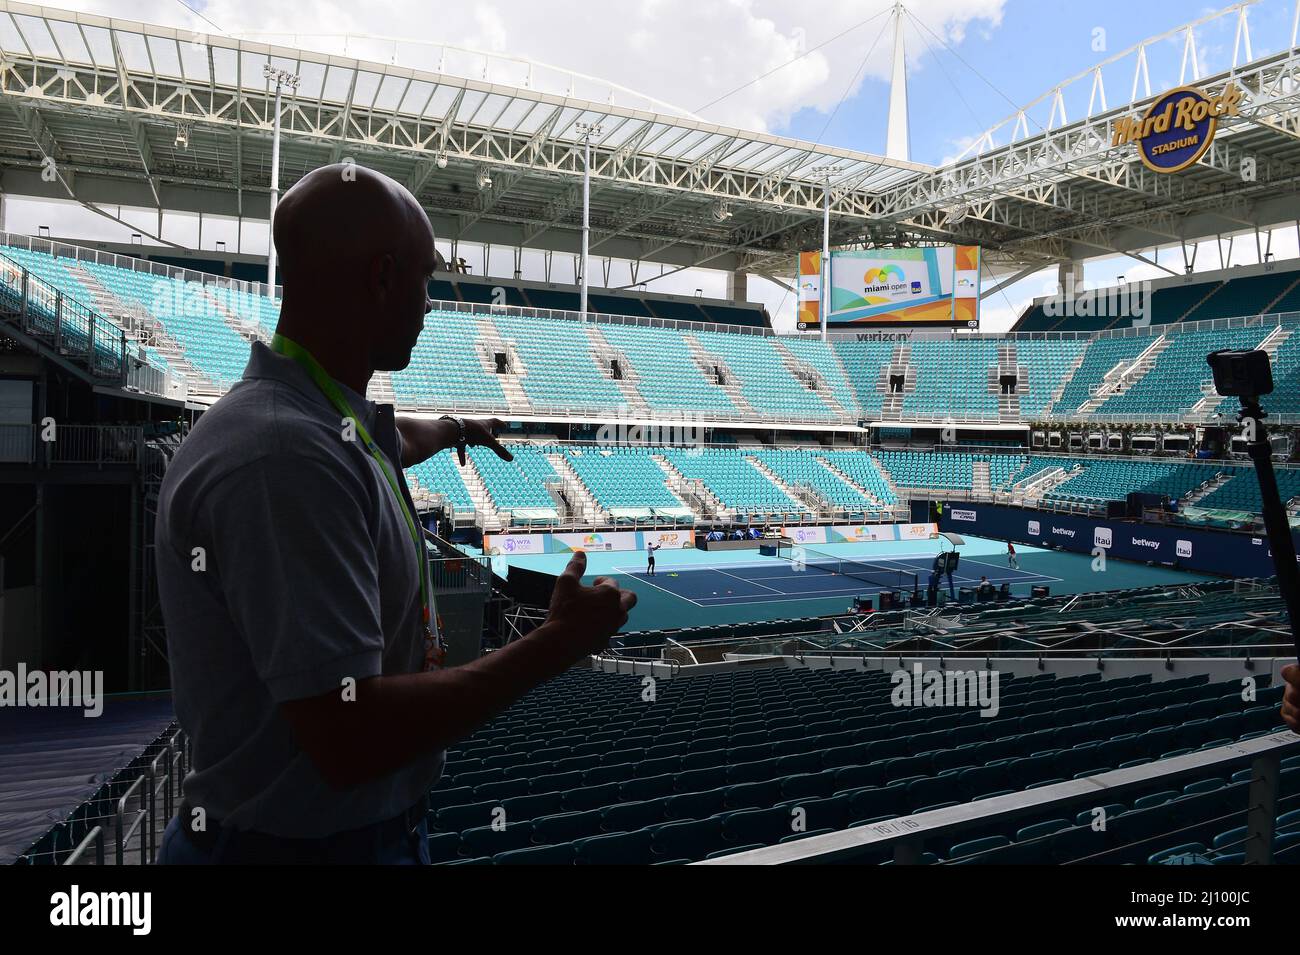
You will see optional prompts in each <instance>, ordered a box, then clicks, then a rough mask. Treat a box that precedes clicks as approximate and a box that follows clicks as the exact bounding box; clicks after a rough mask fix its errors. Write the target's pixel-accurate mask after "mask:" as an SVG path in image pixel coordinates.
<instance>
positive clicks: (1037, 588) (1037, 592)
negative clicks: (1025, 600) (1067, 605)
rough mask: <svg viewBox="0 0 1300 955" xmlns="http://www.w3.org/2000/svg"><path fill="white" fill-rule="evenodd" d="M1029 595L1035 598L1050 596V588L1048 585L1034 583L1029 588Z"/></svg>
mask: <svg viewBox="0 0 1300 955" xmlns="http://www.w3.org/2000/svg"><path fill="white" fill-rule="evenodd" d="M1029 596H1031V597H1033V598H1034V599H1035V600H1037V599H1039V598H1040V597H1050V596H1052V589H1051V588H1050V587H1047V586H1044V585H1043V584H1035V585H1034V586H1033V587H1032V588H1030V591H1029Z"/></svg>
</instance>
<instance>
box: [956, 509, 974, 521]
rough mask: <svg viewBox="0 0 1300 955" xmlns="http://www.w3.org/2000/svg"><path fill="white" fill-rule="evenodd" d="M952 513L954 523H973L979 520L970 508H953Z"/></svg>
mask: <svg viewBox="0 0 1300 955" xmlns="http://www.w3.org/2000/svg"><path fill="white" fill-rule="evenodd" d="M950 513H951V514H952V519H953V520H954V521H972V522H973V521H976V520H978V518H977V517H976V516H975V512H974V511H972V510H970V509H969V508H957V507H954V508H952V510H951V511H950Z"/></svg>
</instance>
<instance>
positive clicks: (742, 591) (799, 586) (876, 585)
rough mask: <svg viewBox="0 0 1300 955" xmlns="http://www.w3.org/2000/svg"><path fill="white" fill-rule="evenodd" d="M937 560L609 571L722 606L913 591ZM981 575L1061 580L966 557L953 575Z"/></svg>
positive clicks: (700, 603) (759, 560)
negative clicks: (841, 564) (863, 563)
mask: <svg viewBox="0 0 1300 955" xmlns="http://www.w3.org/2000/svg"><path fill="white" fill-rule="evenodd" d="M933 559H934V558H933V557H932V556H928V555H927V556H925V557H917V556H914V555H907V554H898V555H888V554H881V555H876V554H873V555H872V556H871V563H870V566H869V567H864V566H861V565H857V564H855V562H853V561H851V560H850V561H846V562H845V563H844V565H843V566H840V565H838V564H836V563H833V562H828V561H823V560H818V559H816V558H815V557H812V556H809V557H808V559H806V560H804V561H802V562H800V561H798V560H790V559H786V558H781V557H752V558H750V559H749V560H747V561H746V562H744V563H730V564H725V565H721V566H689V567H670V568H660V569H659V571H658V573H656V574H655V575H654V576H653V577H652V576H649V575H648V574H647V573H646V569H645V566H644V565H641V566H640V567H631V566H615V567H612V568H611V569H612V570H614V571H615V572H617V573H621V574H626V575H627V576H629V577H633V578H635V579H636V580H638V581H640V582H641V583H643V584H645V585H647V586H650V587H656V588H658V589H659V590H662V591H664V592H666V593H669V594H672V595H673V596H674V597H679V598H680V599H682V600H685V601H688V602H690V603H693V604H695V605H696V606H697V607H718V606H728V605H734V604H765V603H780V602H782V601H791V600H807V599H809V598H819V597H846V598H851V597H854V596H857V595H860V594H861V595H870V594H877V593H880V592H881V591H883V590H907V591H910V590H911V589H912V587H913V585H914V583H915V585H917V586H919V587H920V588H921V589H922V590H924V589H925V588H926V586H927V585H928V583H929V579H930V568H931V565H932V563H933ZM858 574H863V575H864V576H858ZM864 577H865V579H864ZM980 577H988V579H989V582H990V583H991V584H993V586H995V587H1001V586H1002V584H1003V583H1008V584H1011V585H1012V586H1013V587H1017V588H1025V587H1028V586H1031V585H1033V584H1040V583H1049V582H1056V581H1059V580H1060V578H1059V577H1049V576H1047V575H1045V574H1039V573H1034V572H1033V571H1028V570H1013V569H1012V568H1010V567H1008V566H1007V565H1006V562H1005V561H1003V562H1002V563H1001V564H998V563H996V561H995V560H988V559H985V560H981V559H979V558H975V557H965V556H963V558H962V560H961V563H960V565H959V567H958V570H957V572H956V573H954V574H953V575H952V581H953V586H954V587H955V588H956V589H958V590H960V589H961V588H962V587H970V586H974V585H976V584H978V583H979V581H980ZM940 587H941V589H945V590H946V589H947V580H946V579H944V580H942V581H941V582H940ZM1021 592H1023V591H1021Z"/></svg>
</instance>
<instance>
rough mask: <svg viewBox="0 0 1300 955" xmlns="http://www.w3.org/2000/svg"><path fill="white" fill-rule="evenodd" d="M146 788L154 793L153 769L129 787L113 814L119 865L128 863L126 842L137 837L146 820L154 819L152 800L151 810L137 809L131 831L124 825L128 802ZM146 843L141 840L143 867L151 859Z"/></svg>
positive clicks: (115, 847) (141, 861) (116, 854)
mask: <svg viewBox="0 0 1300 955" xmlns="http://www.w3.org/2000/svg"><path fill="white" fill-rule="evenodd" d="M145 787H147V789H146V790H145V791H147V792H150V793H152V791H153V770H152V769H150V770H148V771H147V772H145V774H144V775H142V776H139V777H137V778H136V780H135V782H133V783H132V784H131V785H130V786H129V787H127V790H126V792H124V793H123V794H122V797H121V798H120V799H119V800H118V801H117V811H116V812H115V813H114V814H113V835H114V841H115V843H116V845H115V846H114V853H115V856H116V861H117V864H118V865H125V863H126V848H125V846H126V840H128V839H130V838H131V837H132V836H134V835H135V833H136V830H137V829H139V828H140V824H141V823H143V822H144V821H145V819H152V818H153V809H154V807H153V804H152V800H150V804H149V808H147V809H146V808H144V807H143V806H142V807H141V808H140V809H137V810H135V812H134V813H132V815H133V817H134V821H132V823H131V826H130V828H129V829H127V828H126V827H125V825H124V823H125V819H126V804H127V801H128V800H129V799H130V798H131V796H133V795H134V794H135V793H136V792H137V791H139V790H141V789H144V788H145ZM143 801H144V800H143V799H142V800H141V802H143ZM145 841H146V840H145V839H143V838H142V839H141V840H140V864H141V865H146V864H147V861H148V859H149V858H150V857H149V856H147V855H146V846H145Z"/></svg>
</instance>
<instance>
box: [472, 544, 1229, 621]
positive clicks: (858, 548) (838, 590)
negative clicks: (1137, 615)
mask: <svg viewBox="0 0 1300 955" xmlns="http://www.w3.org/2000/svg"><path fill="white" fill-rule="evenodd" d="M963 536H965V535H963ZM814 549H815V550H818V551H819V552H825V553H827V554H829V555H832V556H837V557H845V558H852V559H861V560H865V561H869V562H870V563H872V564H881V565H884V566H886V567H892V568H894V569H895V571H896V572H901V573H911V574H915V575H916V576H917V579H918V583H919V584H920V586H921V589H922V590H924V589H925V587H926V585H927V584H928V583H929V579H930V567H931V564H932V563H933V561H934V556H935V554H936V553H938V551H939V544H938V543H937V542H935V541H932V540H923V541H879V542H861V543H842V544H822V545H819V546H818V547H816V548H814ZM958 549H959V551H960V553H961V555H962V557H961V563H960V565H959V569H958V572H957V573H955V574H953V585H954V586H955V587H957V588H960V587H972V586H974V585H976V584H978V583H979V579H980V577H981V576H987V577H988V578H989V582H990V583H992V584H993V585H994V586H995V587H998V588H1001V586H1002V584H1003V583H1007V584H1010V585H1011V592H1012V595H1013V596H1014V597H1021V598H1023V597H1028V596H1029V589H1030V587H1031V586H1033V585H1035V584H1045V585H1046V586H1048V587H1049V588H1050V589H1051V592H1052V593H1053V594H1061V593H1093V592H1096V591H1100V590H1119V589H1122V588H1126V587H1140V586H1150V585H1155V584H1175V583H1186V582H1188V581H1195V580H1207V579H1209V578H1207V577H1205V576H1204V575H1200V574H1191V573H1188V572H1186V571H1182V570H1174V569H1172V568H1168V567H1160V566H1154V567H1148V566H1146V565H1144V564H1137V563H1131V562H1128V561H1111V562H1110V563H1109V564H1107V565H1106V566H1105V568H1104V570H1099V569H1098V568H1097V567H1096V566H1095V565H1094V561H1093V559H1092V557H1091V555H1088V554H1073V553H1067V552H1064V551H1051V550H1043V549H1041V548H1038V547H1031V546H1029V545H1027V544H1024V545H1017V546H1016V550H1017V552H1018V553H1019V555H1020V570H1018V571H1017V570H1012V569H1011V568H1010V567H1008V566H1007V558H1006V549H1007V545H1006V544H1005V543H1004V542H1002V541H995V540H988V539H985V538H980V537H970V536H966V543H965V544H963V545H961V546H960V547H959V548H958ZM655 556H656V563H657V564H658V567H657V571H658V572H657V573H656V574H655V576H653V577H649V576H647V575H646V572H645V571H646V554H645V552H644V551H621V552H619V551H614V552H604V553H602V552H598V551H597V552H592V553H589V554H588V555H587V580H588V581H590V580H592V579H594V578H595V577H597V576H600V575H602V574H608V575H614V576H615V577H616V579H617V580H618V581H619V583H620V584H621V585H622V586H624V587H628V588H629V589H631V590H633V591H635V592H636V595H637V598H638V603H637V606H636V609H635V610H633V611H632V615H631V618H630V619H629V620H628V623H627V626H626V627H625V628H624V631H625V632H629V633H630V632H634V631H638V630H655V629H665V628H672V627H687V626H699V625H704V624H722V623H740V622H747V621H754V620H775V619H780V618H791V617H815V616H822V615H825V614H835V613H844V612H846V611H847V610H849V609H850V607H851V605H852V603H853V598H854V597H855V596H858V595H863V596H870V595H874V594H877V593H879V592H880V591H881V589H886V588H881V587H879V586H872V585H871V584H869V583H867V582H864V581H860V580H856V579H854V578H852V577H845V576H842V575H836V574H829V573H824V572H822V571H819V570H816V569H814V570H805V571H798V570H795V568H794V566H792V563H791V561H789V560H786V559H784V558H778V557H762V556H760V555H759V554H758V553H757V552H756V551H704V550H696V549H695V548H693V547H692V548H688V549H685V550H667V549H666V550H661V551H659V552H658V553H657V554H656V555H655ZM569 557H570V555H568V554H512V555H500V556H498V557H494V558H493V561H494V562H497V563H499V565H500V566H499V567H498V568H497V573H499V574H502V575H504V574H505V573H506V572H507V569H508V568H510V567H526V568H528V569H530V570H537V571H542V572H544V573H548V574H558V573H560V571H562V570H563V569H564V566H565V564H567V563H568V562H569ZM895 579H896V578H895ZM941 588H942V590H943V592H944V593H945V594H946V593H947V581H946V580H945V581H943V582H941ZM888 589H894V588H888Z"/></svg>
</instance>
